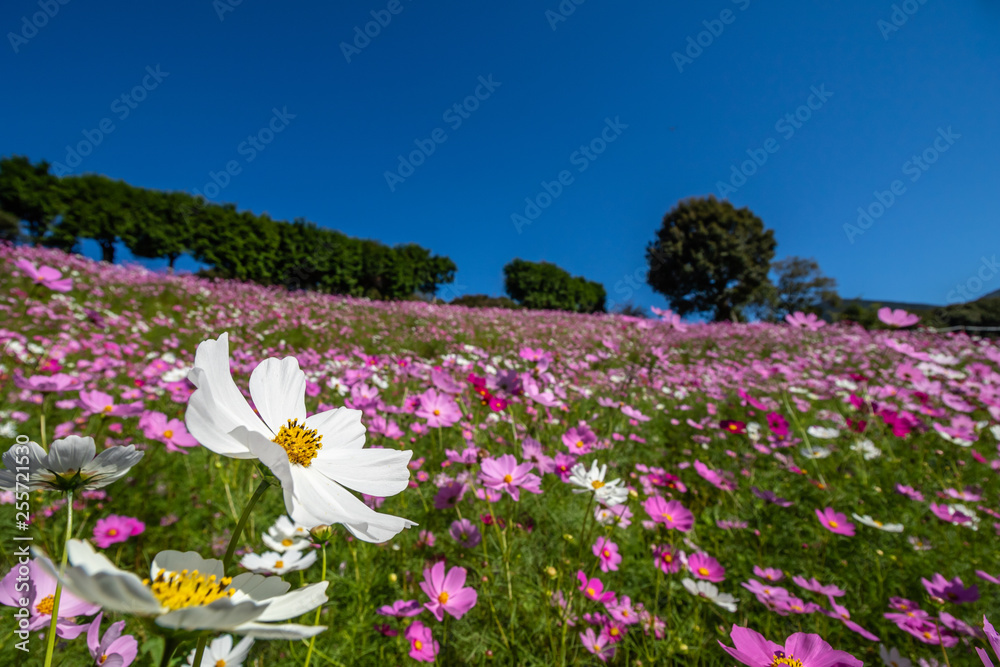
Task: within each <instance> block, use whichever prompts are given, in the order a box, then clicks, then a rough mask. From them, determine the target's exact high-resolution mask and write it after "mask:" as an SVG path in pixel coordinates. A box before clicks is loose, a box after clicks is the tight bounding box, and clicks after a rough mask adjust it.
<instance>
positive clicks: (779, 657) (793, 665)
mask: <svg viewBox="0 0 1000 667" xmlns="http://www.w3.org/2000/svg"><path fill="white" fill-rule="evenodd" d="M782 665H785V666H786V667H803V666H802V661H801V660H796V659H795V658H794V657H792V656H790V655H785V654H784V653H783V652H781V651H778V652H777V653H775V654H774V661H773V662H772V663H771V665H770V667H781V666H782Z"/></svg>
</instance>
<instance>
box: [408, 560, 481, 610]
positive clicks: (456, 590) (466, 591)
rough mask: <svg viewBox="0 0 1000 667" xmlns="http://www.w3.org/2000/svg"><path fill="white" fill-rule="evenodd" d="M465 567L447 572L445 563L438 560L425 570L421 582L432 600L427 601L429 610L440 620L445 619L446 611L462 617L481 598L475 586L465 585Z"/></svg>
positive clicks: (426, 605)
mask: <svg viewBox="0 0 1000 667" xmlns="http://www.w3.org/2000/svg"><path fill="white" fill-rule="evenodd" d="M465 577H466V571H465V568H464V567H453V568H451V569H450V570H448V573H447V574H445V567H444V563H443V562H441V561H438V562H437V563H435V564H434V567H432V568H430V569H428V570H424V580H423V581H421V582H420V588H422V589H423V591H424V593H426V594H427V597H429V598H430V599H431V601H430V602H425V603H424V607H425V608H426V609H427V611H429V612H431V613H432V614H434V618H436V619H437V620H439V621H443V620H444V612H448V614H449V615H451V616H453V617H454V618H456V619H458V618H462V617H463V616H465V614H466V612H468V611H469V610H470V609H472V608H473V607H475V606H476V600H477V599H478V598H479V596H478V594H477V593H476V591H475V589H474V588H466V587H465Z"/></svg>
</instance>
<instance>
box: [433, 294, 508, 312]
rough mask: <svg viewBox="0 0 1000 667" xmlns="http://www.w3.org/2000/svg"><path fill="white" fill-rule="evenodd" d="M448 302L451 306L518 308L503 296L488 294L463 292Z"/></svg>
mask: <svg viewBox="0 0 1000 667" xmlns="http://www.w3.org/2000/svg"><path fill="white" fill-rule="evenodd" d="M448 303H449V305H452V306H467V307H469V308H507V309H509V310H515V309H517V308H520V306H518V305H517V304H516V303H514V302H513V301H511V300H510V299H508V298H507V297H505V296H488V295H486V294H465V295H463V296H458V297H455V298H454V299H452V300H451V301H449V302H448Z"/></svg>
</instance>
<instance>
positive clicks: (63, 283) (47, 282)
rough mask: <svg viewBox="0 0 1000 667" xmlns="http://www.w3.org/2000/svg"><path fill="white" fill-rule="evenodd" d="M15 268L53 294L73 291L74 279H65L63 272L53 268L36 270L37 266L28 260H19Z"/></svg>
mask: <svg viewBox="0 0 1000 667" xmlns="http://www.w3.org/2000/svg"><path fill="white" fill-rule="evenodd" d="M14 266H16V267H17V268H19V269H21V270H22V271H24V273H25V275H26V276H28V278H29V279H31V280H32V281H34V283H35V284H36V285H41V286H42V287H47V288H49V289H50V290H52V291H53V292H68V291H70V290H71V289H73V279H72V278H63V277H62V272H61V271H59V270H57V269H53V268H52V267H51V266H41V267H38V268H35V265H34V264H33V263H31V262H29V261H28V260H26V259H19V260H17V261H16V262H14Z"/></svg>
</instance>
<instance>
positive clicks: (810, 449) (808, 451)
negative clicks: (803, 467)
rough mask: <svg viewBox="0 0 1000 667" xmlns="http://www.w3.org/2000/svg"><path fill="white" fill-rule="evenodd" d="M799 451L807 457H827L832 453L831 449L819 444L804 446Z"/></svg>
mask: <svg viewBox="0 0 1000 667" xmlns="http://www.w3.org/2000/svg"><path fill="white" fill-rule="evenodd" d="M799 452H800V453H801V454H802V456H804V457H806V458H807V459H825V458H826V457H828V456H829V455H830V450H829V449H827V448H826V447H820V446H819V445H813V446H809V445H806V446H803V447H801V448H800V449H799Z"/></svg>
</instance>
